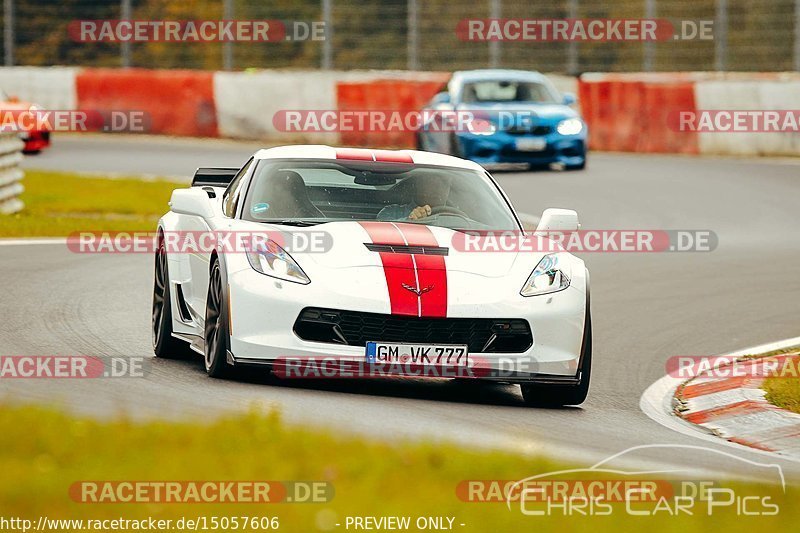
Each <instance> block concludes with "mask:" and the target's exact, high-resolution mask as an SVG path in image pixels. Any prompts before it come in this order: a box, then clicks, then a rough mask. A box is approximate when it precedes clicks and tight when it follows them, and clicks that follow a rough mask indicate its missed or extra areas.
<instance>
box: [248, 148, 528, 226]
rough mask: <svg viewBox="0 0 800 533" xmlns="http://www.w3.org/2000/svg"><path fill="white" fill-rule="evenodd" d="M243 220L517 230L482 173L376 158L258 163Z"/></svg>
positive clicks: (494, 189)
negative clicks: (354, 221) (410, 223)
mask: <svg viewBox="0 0 800 533" xmlns="http://www.w3.org/2000/svg"><path fill="white" fill-rule="evenodd" d="M412 214H414V216H412ZM242 218H244V219H245V220H251V221H255V222H271V223H281V224H297V225H307V224H321V223H326V222H334V221H342V220H356V221H369V220H372V221H375V220H378V221H393V222H400V221H402V222H414V223H418V224H425V225H429V226H441V227H446V228H451V229H467V230H470V229H479V230H483V229H493V230H518V229H519V226H518V225H517V222H516V219H515V218H514V215H513V214H512V211H511V208H510V207H509V205H508V203H507V202H506V201H505V199H504V198H503V197H502V195H501V194H500V192H499V190H498V189H497V186H496V185H495V184H494V183H493V182H492V181H491V179H490V178H489V177H488V175H486V174H485V173H483V172H480V171H477V170H470V169H459V168H451V167H441V166H428V165H415V164H409V163H382V162H374V161H342V160H315V159H309V160H269V159H267V160H262V161H260V162H259V164H258V166H257V168H256V170H255V174H254V177H253V181H252V182H251V184H250V186H249V187H248V191H247V194H246V197H245V204H244V209H243V215H242Z"/></svg>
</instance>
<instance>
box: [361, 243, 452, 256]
mask: <svg viewBox="0 0 800 533" xmlns="http://www.w3.org/2000/svg"><path fill="white" fill-rule="evenodd" d="M364 246H366V247H367V250H369V251H370V252H386V253H392V254H416V255H447V253H448V252H449V250H450V249H449V248H443V247H441V246H409V245H407V244H373V243H369V242H365V243H364Z"/></svg>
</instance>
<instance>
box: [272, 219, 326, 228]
mask: <svg viewBox="0 0 800 533" xmlns="http://www.w3.org/2000/svg"><path fill="white" fill-rule="evenodd" d="M264 222H265V223H267V224H279V225H281V226H299V227H308V226H316V225H317V224H324V222H315V221H313V220H265V221H264Z"/></svg>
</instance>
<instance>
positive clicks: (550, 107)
mask: <svg viewBox="0 0 800 533" xmlns="http://www.w3.org/2000/svg"><path fill="white" fill-rule="evenodd" d="M457 110H459V111H472V112H474V114H475V115H476V116H477V117H480V118H488V119H489V120H492V121H493V122H496V121H498V120H499V119H500V117H501V116H507V117H509V116H510V117H511V120H512V121H513V119H514V114H519V115H522V116H525V117H533V118H534V119H535V120H537V122H540V123H545V124H555V123H558V122H560V121H562V120H564V119H567V118H574V117H578V116H579V115H578V112H577V111H575V110H574V109H572V108H571V107H569V106H567V105H563V104H537V103H533V102H504V103H469V104H459V105H458V106H457ZM504 120H505V121H506V122H508V120H509V118H505V119H504Z"/></svg>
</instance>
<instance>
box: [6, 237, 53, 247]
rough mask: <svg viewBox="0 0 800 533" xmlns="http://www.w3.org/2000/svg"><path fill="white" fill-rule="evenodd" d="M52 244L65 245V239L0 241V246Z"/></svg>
mask: <svg viewBox="0 0 800 533" xmlns="http://www.w3.org/2000/svg"><path fill="white" fill-rule="evenodd" d="M52 244H67V239H66V238H59V239H0V246H34V245H52Z"/></svg>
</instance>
